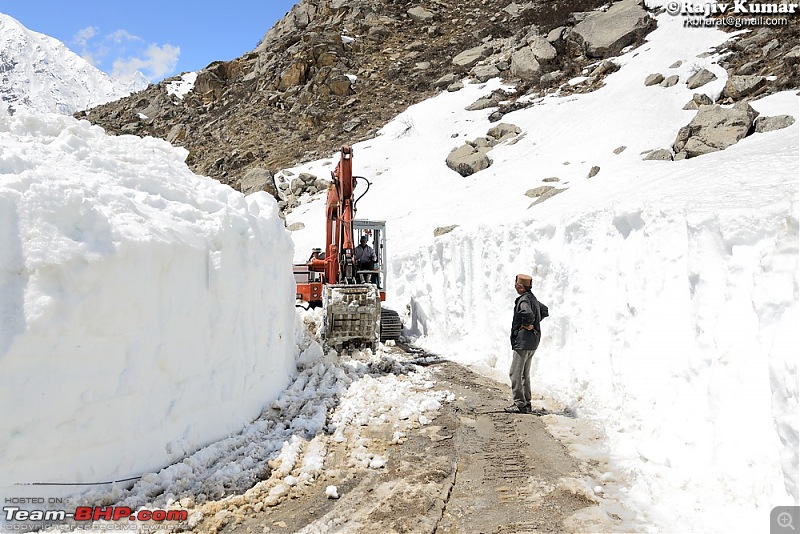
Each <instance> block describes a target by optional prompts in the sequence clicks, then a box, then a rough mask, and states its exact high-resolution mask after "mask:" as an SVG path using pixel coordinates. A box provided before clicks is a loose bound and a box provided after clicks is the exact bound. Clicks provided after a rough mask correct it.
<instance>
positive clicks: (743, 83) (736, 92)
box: [722, 76, 767, 100]
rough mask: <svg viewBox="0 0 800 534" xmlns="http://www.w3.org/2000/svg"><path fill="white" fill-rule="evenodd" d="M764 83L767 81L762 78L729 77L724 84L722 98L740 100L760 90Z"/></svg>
mask: <svg viewBox="0 0 800 534" xmlns="http://www.w3.org/2000/svg"><path fill="white" fill-rule="evenodd" d="M766 81H767V79H766V78H764V77H763V76H731V77H730V78H728V81H727V82H725V89H723V91H722V96H726V97H729V98H732V99H734V100H741V99H742V98H744V97H746V96H748V95H751V94H753V93H755V92H756V91H758V90H759V89H761V87H763V86H764V84H765V83H766Z"/></svg>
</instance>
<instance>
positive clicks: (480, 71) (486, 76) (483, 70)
mask: <svg viewBox="0 0 800 534" xmlns="http://www.w3.org/2000/svg"><path fill="white" fill-rule="evenodd" d="M470 74H471V75H472V76H474V77H475V79H477V80H478V81H480V82H486V81H489V80H491V79H492V78H497V77H498V76H500V71H499V70H498V69H497V67H495V66H494V65H479V66H477V67H475V68H473V69H472V70H471V71H470Z"/></svg>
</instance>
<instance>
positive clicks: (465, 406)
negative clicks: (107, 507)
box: [198, 347, 597, 534]
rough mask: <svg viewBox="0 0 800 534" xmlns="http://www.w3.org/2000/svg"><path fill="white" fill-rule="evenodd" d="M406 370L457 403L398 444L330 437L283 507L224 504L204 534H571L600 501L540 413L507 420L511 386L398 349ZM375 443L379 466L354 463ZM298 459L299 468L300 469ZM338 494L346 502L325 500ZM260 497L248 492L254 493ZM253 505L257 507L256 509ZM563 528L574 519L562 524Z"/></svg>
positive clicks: (382, 433) (361, 431) (357, 436)
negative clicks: (426, 376)
mask: <svg viewBox="0 0 800 534" xmlns="http://www.w3.org/2000/svg"><path fill="white" fill-rule="evenodd" d="M387 352H388V353H389V354H390V356H391V357H393V358H397V360H398V361H401V362H408V363H417V364H419V365H424V366H427V367H428V370H429V371H430V373H431V375H432V377H433V378H434V379H435V381H436V385H435V386H434V389H437V390H441V391H448V392H450V393H452V394H453V395H454V398H452V397H451V398H452V400H451V401H450V402H446V403H443V404H442V406H441V408H440V410H439V413H438V415H437V416H436V417H435V419H434V420H433V421H431V422H430V423H428V424H426V425H423V426H420V425H417V426H416V427H415V428H413V429H409V430H408V431H407V438H406V439H404V440H402V442H401V443H398V442H396V440H395V439H393V437H392V434H393V429H392V428H391V425H388V426H385V427H373V426H366V427H365V426H361V427H358V428H350V429H348V430H347V431H345V432H344V433H343V434H342V436H340V438H341V437H343V438H344V439H340V440H334V439H332V436H330V435H326V434H319V435H317V436H316V437H315V438H314V440H319V441H320V444H319V446H320V447H323V448H325V449H326V450H327V451H328V453H327V455H326V458H325V465H324V468H323V469H322V470H321V471H320V473H319V476H318V477H317V478H316V479H315V480H314V481H313V483H310V484H308V485H301V484H298V485H297V486H295V487H292V488H291V489H290V490H289V491H288V492H287V493H286V495H285V497H282V498H281V499H280V500H279V501H278V502H277V503H273V505H269V506H267V505H265V506H253V505H252V504H251V505H248V506H246V507H242V508H241V509H239V508H237V507H235V506H230V505H229V504H224V503H220V504H221V505H222V506H220V508H218V510H219V512H213V511H212V510H210V509H209V510H208V512H210V513H211V515H207V516H206V517H207V520H206V521H203V524H202V525H198V526H199V527H200V529H201V530H198V531H203V532H226V533H228V532H230V533H248V534H249V533H262V532H269V533H333V532H337V533H348V534H361V533H364V534H366V533H369V534H373V533H375V532H381V533H393V532H411V533H436V534H477V533H515V534H522V533H528V532H537V533H539V532H568V531H571V530H575V528H574V527H573V526H572V524H573V523H570V522H569V521H568V519H569V518H570V516H572V515H573V514H574V513H575V512H576V511H578V510H582V509H584V508H587V507H591V506H594V505H596V504H597V502H596V501H595V500H594V499H593V496H592V495H590V494H588V493H587V492H586V491H585V490H584V489H583V487H584V486H585V485H583V486H582V485H581V484H580V483H579V482H578V480H579V479H580V477H581V476H582V475H581V473H582V471H583V472H585V470H582V468H581V465H580V462H579V461H578V460H576V459H574V458H573V457H571V456H570V455H569V453H568V451H567V450H566V448H565V447H564V446H563V445H562V444H561V443H560V442H559V441H558V440H556V439H555V438H554V437H553V436H552V435H551V434H550V433H549V432H548V431H547V428H546V427H545V423H544V421H543V420H542V418H540V417H537V416H534V415H520V414H507V413H505V412H503V411H502V408H503V407H504V406H506V405H507V404H508V402H509V400H508V399H509V398H510V392H509V390H508V387H506V386H503V385H501V384H498V383H497V382H494V381H493V380H491V379H489V378H485V377H483V376H481V375H478V374H476V373H474V372H472V371H470V370H469V369H467V368H465V367H462V366H460V365H458V364H455V363H452V362H449V361H446V360H441V359H438V358H435V357H432V356H431V355H426V354H422V353H420V352H418V351H412V352H410V353H409V352H405V351H403V350H401V348H400V347H397V348H394V349H392V350H391V351H387ZM367 442H368V446H369V447H370V449H371V450H372V451H374V452H375V453H376V454H380V455H382V457H384V458H385V460H386V461H385V466H384V467H383V468H381V469H368V468H364V467H363V466H361V467H359V466H354V465H353V463H352V461H350V459H352V456H353V452H354V450H356V449H357V448H358V447H360V446H363V444H364V443H367ZM302 461H303V458H302V457H301V458H299V459H298V462H302ZM329 485H335V486H337V488H338V491H339V495H340V497H339V499H336V500H333V499H328V498H327V497H326V495H325V493H326V491H325V490H326V487H327V486H329ZM255 489H256V488H253V490H250V491H249V492H248V493H251V492H253V491H255ZM260 499H261V498H260V497H256V500H260ZM565 521H566V522H565Z"/></svg>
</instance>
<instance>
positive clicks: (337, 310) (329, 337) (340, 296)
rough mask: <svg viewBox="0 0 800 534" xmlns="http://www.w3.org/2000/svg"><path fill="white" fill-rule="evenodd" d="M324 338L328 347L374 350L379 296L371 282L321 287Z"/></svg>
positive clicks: (376, 339)
mask: <svg viewBox="0 0 800 534" xmlns="http://www.w3.org/2000/svg"><path fill="white" fill-rule="evenodd" d="M323 300H324V303H325V340H326V342H327V344H328V346H329V347H332V348H335V349H337V350H339V349H343V348H361V347H363V348H370V349H374V348H375V346H376V344H377V342H378V332H380V318H381V299H380V295H379V294H378V288H377V287H375V286H374V285H372V284H334V285H326V286H325V288H324V290H323Z"/></svg>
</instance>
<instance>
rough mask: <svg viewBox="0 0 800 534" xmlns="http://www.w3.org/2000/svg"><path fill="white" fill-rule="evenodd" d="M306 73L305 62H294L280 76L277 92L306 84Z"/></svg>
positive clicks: (306, 66) (306, 65)
mask: <svg viewBox="0 0 800 534" xmlns="http://www.w3.org/2000/svg"><path fill="white" fill-rule="evenodd" d="M307 73H308V64H307V63H306V62H305V61H296V62H294V63H292V64H291V65H289V67H288V68H287V69H286V70H284V71H283V73H282V74H281V79H280V81H279V82H278V90H279V91H285V90H287V89H288V88H290V87H293V86H295V85H302V84H304V83H305V82H306V74H307ZM195 84H196V82H195Z"/></svg>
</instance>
